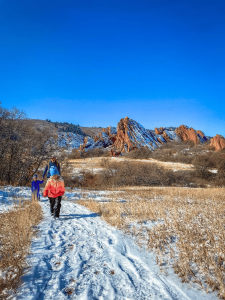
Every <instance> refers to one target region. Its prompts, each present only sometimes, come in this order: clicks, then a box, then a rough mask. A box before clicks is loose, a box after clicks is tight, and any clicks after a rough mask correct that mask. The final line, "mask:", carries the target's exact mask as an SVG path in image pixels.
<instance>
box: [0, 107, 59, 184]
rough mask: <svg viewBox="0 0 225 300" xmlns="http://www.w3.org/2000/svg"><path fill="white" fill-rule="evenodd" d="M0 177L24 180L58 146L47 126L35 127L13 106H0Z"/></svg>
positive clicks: (21, 182)
mask: <svg viewBox="0 0 225 300" xmlns="http://www.w3.org/2000/svg"><path fill="white" fill-rule="evenodd" d="M0 138H1V143H0V166H1V168H0V180H1V182H3V183H7V184H18V183H19V184H25V183H27V182H28V181H29V180H30V178H31V177H32V176H33V175H34V173H36V172H37V171H38V169H39V167H40V165H41V164H42V163H43V161H46V160H48V159H49V158H50V156H51V154H52V153H54V152H55V151H57V150H58V137H57V136H55V137H54V136H52V133H50V132H49V131H47V130H36V129H34V128H33V127H32V126H30V125H29V123H28V122H27V121H26V115H25V113H24V112H23V111H20V110H18V109H17V108H12V109H11V110H7V109H4V108H2V107H1V106H0Z"/></svg>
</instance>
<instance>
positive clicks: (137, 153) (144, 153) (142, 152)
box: [125, 148, 152, 159]
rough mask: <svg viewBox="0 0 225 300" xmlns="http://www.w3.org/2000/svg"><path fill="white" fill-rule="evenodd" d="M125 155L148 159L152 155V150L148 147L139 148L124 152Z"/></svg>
mask: <svg viewBox="0 0 225 300" xmlns="http://www.w3.org/2000/svg"><path fill="white" fill-rule="evenodd" d="M125 157H127V158H132V159H148V158H150V157H152V151H151V150H149V149H145V148H140V149H136V150H133V151H130V152H128V153H126V154H125Z"/></svg>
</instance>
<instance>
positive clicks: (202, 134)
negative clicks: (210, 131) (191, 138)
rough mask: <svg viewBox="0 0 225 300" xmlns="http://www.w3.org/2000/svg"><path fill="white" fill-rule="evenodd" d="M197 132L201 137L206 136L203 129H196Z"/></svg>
mask: <svg viewBox="0 0 225 300" xmlns="http://www.w3.org/2000/svg"><path fill="white" fill-rule="evenodd" d="M196 132H197V134H199V135H200V136H201V137H203V138H204V136H205V135H204V133H203V132H202V131H201V130H196Z"/></svg>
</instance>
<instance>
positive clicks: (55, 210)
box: [48, 196, 62, 218]
mask: <svg viewBox="0 0 225 300" xmlns="http://www.w3.org/2000/svg"><path fill="white" fill-rule="evenodd" d="M48 199H49V202H50V212H51V215H53V216H54V217H56V218H58V217H59V213H60V208H61V200H62V196H58V197H57V198H51V197H48Z"/></svg>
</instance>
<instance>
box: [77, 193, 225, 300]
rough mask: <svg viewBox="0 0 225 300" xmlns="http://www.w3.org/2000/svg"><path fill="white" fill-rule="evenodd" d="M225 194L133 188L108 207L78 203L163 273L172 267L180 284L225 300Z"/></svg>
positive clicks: (109, 202)
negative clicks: (130, 240)
mask: <svg viewBox="0 0 225 300" xmlns="http://www.w3.org/2000/svg"><path fill="white" fill-rule="evenodd" d="M116 195H117V196H116ZM224 195H225V190H224V189H183V188H149V189H142V190H135V189H132V190H126V191H125V193H124V192H123V193H119V194H118V193H117V194H114V196H113V197H112V198H111V199H110V200H109V201H108V202H107V201H104V202H99V201H93V200H91V199H88V198H86V199H83V200H81V201H79V204H81V205H84V206H86V207H87V208H89V209H90V210H91V211H93V212H96V213H98V214H100V215H101V216H102V217H103V218H104V219H105V220H106V221H107V222H109V223H110V224H111V225H113V226H116V227H117V228H119V229H122V230H124V232H125V233H126V234H129V235H132V236H133V237H134V238H135V240H136V243H137V244H138V245H139V246H140V247H142V248H144V249H146V250H149V251H154V252H155V254H156V261H157V263H158V264H159V266H160V268H161V269H162V270H163V271H164V272H165V271H166V267H167V266H168V265H171V266H172V267H173V268H174V271H175V272H176V273H177V274H178V275H179V276H180V277H181V279H182V281H183V282H190V283H198V284H199V285H200V286H201V287H202V288H203V289H205V290H206V291H207V292H211V291H218V295H219V297H220V298H221V299H225V236H224V228H225V215H224V211H225V196H224Z"/></svg>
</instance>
